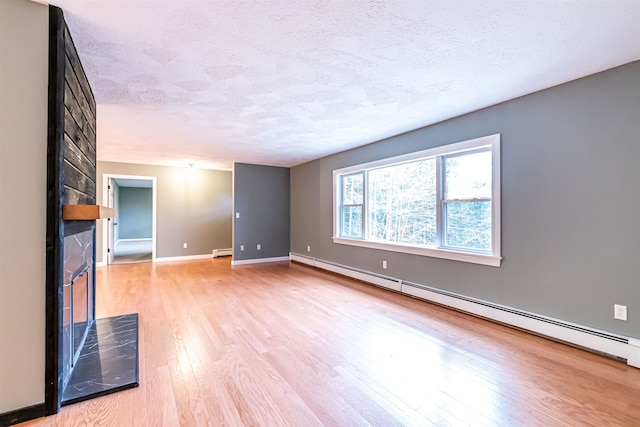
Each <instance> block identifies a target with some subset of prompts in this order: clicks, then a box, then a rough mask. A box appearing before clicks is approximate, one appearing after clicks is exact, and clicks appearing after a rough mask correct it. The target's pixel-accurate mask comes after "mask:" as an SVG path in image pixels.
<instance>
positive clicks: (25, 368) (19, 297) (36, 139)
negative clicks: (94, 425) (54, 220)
mask: <svg viewBox="0 0 640 427" xmlns="http://www.w3.org/2000/svg"><path fill="white" fill-rule="evenodd" d="M48 46H49V9H48V7H47V6H45V5H42V4H38V3H32V2H30V1H26V0H2V1H0V58H2V60H1V61H0V93H1V94H2V96H0V129H2V132H0V200H2V201H3V209H0V343H1V344H0V413H3V412H8V411H11V410H15V409H20V408H24V407H27V406H31V405H35V404H40V403H43V402H44V360H45V303H44V302H45V236H46V234H45V233H46V200H47V195H46V190H47V177H46V171H47V111H48V110H47V86H48Z"/></svg>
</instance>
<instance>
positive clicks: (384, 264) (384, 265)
mask: <svg viewBox="0 0 640 427" xmlns="http://www.w3.org/2000/svg"><path fill="white" fill-rule="evenodd" d="M382 268H384V269H386V268H387V261H382Z"/></svg>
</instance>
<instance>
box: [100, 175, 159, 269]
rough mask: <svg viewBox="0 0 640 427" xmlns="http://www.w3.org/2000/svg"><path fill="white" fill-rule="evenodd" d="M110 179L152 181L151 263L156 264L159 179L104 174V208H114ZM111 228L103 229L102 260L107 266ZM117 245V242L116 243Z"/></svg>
mask: <svg viewBox="0 0 640 427" xmlns="http://www.w3.org/2000/svg"><path fill="white" fill-rule="evenodd" d="M109 178H111V179H118V178H119V179H137V180H141V181H151V197H152V204H151V261H152V262H155V261H156V247H157V241H156V231H157V221H156V217H157V207H158V203H157V195H158V185H157V184H158V182H157V178H156V177H155V176H140V175H121V174H115V173H103V174H102V204H103V205H104V206H108V207H113V206H109V202H110V201H109V189H108V185H109ZM108 233H109V226H108V225H106V224H105V225H104V226H103V227H102V260H103V262H104V263H105V264H107V259H108V258H107V246H108V244H109V242H108V239H109V235H108ZM114 243H115V242H114Z"/></svg>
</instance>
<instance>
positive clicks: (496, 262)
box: [333, 237, 502, 267]
mask: <svg viewBox="0 0 640 427" xmlns="http://www.w3.org/2000/svg"><path fill="white" fill-rule="evenodd" d="M333 243H338V244H340V245H350V246H359V247H362V248H371V249H379V250H383V251H393V252H402V253H406V254H413V255H421V256H428V257H432V258H442V259H450V260H453V261H462V262H469V263H473V264H482V265H489V266H491V267H500V262H501V261H502V257H499V256H493V255H484V254H474V253H470V252H457V251H452V250H447V249H435V248H427V247H421V246H407V245H400V244H393V243H382V242H372V241H368V240H356V239H345V238H342V237H333Z"/></svg>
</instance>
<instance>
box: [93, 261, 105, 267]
mask: <svg viewBox="0 0 640 427" xmlns="http://www.w3.org/2000/svg"><path fill="white" fill-rule="evenodd" d="M106 266H107V263H106V261H101V262H96V267H106Z"/></svg>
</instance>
